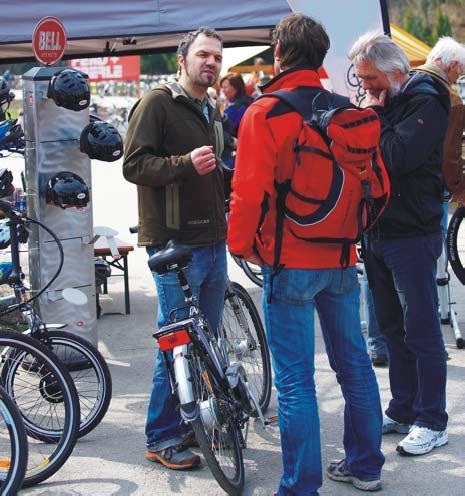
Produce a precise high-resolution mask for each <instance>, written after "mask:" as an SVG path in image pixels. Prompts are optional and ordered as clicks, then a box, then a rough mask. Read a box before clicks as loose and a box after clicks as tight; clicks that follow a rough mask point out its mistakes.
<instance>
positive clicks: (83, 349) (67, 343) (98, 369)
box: [0, 200, 112, 438]
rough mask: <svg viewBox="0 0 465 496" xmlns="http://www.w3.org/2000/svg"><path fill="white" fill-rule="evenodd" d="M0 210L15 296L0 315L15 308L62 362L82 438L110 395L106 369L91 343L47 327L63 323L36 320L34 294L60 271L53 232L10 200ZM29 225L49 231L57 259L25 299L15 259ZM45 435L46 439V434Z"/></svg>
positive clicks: (105, 407) (31, 331)
mask: <svg viewBox="0 0 465 496" xmlns="http://www.w3.org/2000/svg"><path fill="white" fill-rule="evenodd" d="M0 210H2V211H3V212H4V213H5V215H6V216H7V217H8V219H9V221H8V225H9V230H10V244H11V261H12V265H13V268H12V272H11V275H10V276H9V285H10V286H11V287H12V288H13V290H14V293H15V297H16V304H14V305H12V306H9V307H7V308H6V309H5V310H2V311H0V316H3V315H5V314H7V313H9V312H12V311H13V310H16V309H19V310H20V311H21V313H22V314H23V316H24V318H25V320H26V322H27V323H28V326H29V329H28V331H26V333H27V334H29V335H30V336H31V337H32V338H34V339H37V340H38V341H40V342H41V343H43V344H44V345H45V346H47V347H48V348H49V349H50V350H51V351H53V352H54V353H55V354H56V355H57V356H58V357H59V358H60V360H61V361H63V363H65V364H66V366H67V369H68V372H69V373H70V375H71V378H72V380H73V382H74V385H75V386H76V390H77V392H78V396H79V403H80V411H81V421H80V426H79V434H78V436H79V437H82V436H84V435H86V434H88V433H89V432H90V431H92V429H94V428H95V427H96V426H97V425H98V424H99V423H100V421H101V420H102V419H103V417H104V415H105V413H106V412H107V410H108V407H109V405H110V400H111V395H112V381H111V375H110V370H109V368H108V365H107V363H106V361H105V359H104V357H103V356H102V354H101V353H100V352H99V351H98V350H97V348H96V347H95V346H93V345H92V344H91V343H89V342H88V341H87V340H85V339H83V338H81V337H79V336H76V335H75V334H73V333H70V332H64V331H60V330H50V328H62V327H64V326H60V325H58V326H50V327H49V326H48V325H47V324H46V323H45V322H43V321H42V320H41V319H40V317H39V315H38V313H37V311H36V309H35V307H34V305H33V302H34V301H37V299H38V297H39V296H40V295H41V294H43V293H44V291H45V290H46V289H47V288H48V287H50V285H51V284H52V283H53V281H54V280H55V279H56V278H57V277H58V275H59V273H60V271H61V268H62V266H63V259H64V254H63V248H62V246H61V242H60V240H59V239H58V238H57V237H56V235H55V234H54V233H53V231H51V230H50V229H49V228H47V227H46V226H44V225H43V224H42V223H40V222H38V221H37V220H34V219H31V218H30V217H22V216H21V215H19V214H18V213H17V212H16V211H15V210H14V209H13V206H12V204H11V203H10V202H7V201H5V200H0ZM31 226H40V227H41V228H43V229H45V230H46V231H47V232H48V233H49V234H50V236H51V237H52V238H53V239H54V241H55V243H56V244H57V247H58V250H59V253H60V262H59V265H58V268H57V270H56V272H55V274H54V276H53V277H52V278H51V280H50V281H49V282H48V284H47V285H46V286H44V287H43V288H42V289H41V290H40V291H38V292H37V293H36V294H35V295H34V296H32V297H30V298H29V299H28V297H27V294H26V287H25V285H24V282H23V278H24V276H23V273H22V269H21V265H20V259H19V243H20V242H26V241H27V236H28V229H30V228H31ZM38 435H40V434H38ZM46 437H47V438H48V436H46Z"/></svg>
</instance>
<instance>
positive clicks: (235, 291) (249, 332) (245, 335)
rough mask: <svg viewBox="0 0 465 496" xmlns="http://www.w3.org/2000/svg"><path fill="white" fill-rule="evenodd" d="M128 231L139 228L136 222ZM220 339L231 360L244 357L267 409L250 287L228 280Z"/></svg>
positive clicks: (268, 379) (267, 382) (266, 362)
mask: <svg viewBox="0 0 465 496" xmlns="http://www.w3.org/2000/svg"><path fill="white" fill-rule="evenodd" d="M129 232H130V233H132V234H135V233H137V232H138V228H137V226H133V227H130V228H129ZM219 333H220V335H219V339H221V340H222V342H223V343H224V349H225V350H226V351H227V353H228V357H229V361H242V362H243V365H244V368H245V371H246V373H247V377H248V378H249V383H250V386H251V388H252V391H253V393H254V395H255V397H256V398H257V400H258V403H259V405H260V408H261V409H262V412H263V413H265V412H266V410H267V408H268V405H269V403H270V399H271V389H272V372H271V360H270V352H269V348H268V343H267V341H266V335H265V330H264V328H263V324H262V320H261V318H260V314H259V313H258V310H257V308H256V306H255V304H254V302H253V300H252V298H251V297H250V296H249V293H248V292H247V290H246V289H245V288H244V287H243V286H241V285H240V284H239V283H237V282H232V281H230V279H229V277H228V278H227V280H226V291H225V295H224V305H223V312H222V325H221V329H220V330H219Z"/></svg>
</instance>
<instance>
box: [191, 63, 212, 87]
mask: <svg viewBox="0 0 465 496" xmlns="http://www.w3.org/2000/svg"><path fill="white" fill-rule="evenodd" d="M184 67H185V70H186V76H188V78H189V79H190V81H191V83H193V84H195V85H196V86H203V87H205V88H208V87H210V86H213V85H214V84H215V83H216V81H217V79H218V74H206V73H205V72H202V71H203V70H205V67H202V68H201V69H200V70H199V72H198V73H195V72H191V71H190V70H189V66H188V64H187V60H186V61H185V63H184ZM213 72H214V71H213Z"/></svg>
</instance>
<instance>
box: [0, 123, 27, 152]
mask: <svg viewBox="0 0 465 496" xmlns="http://www.w3.org/2000/svg"><path fill="white" fill-rule="evenodd" d="M17 122H18V120H17V119H13V120H6V121H3V122H1V123H0V151H1V150H10V151H15V150H16V149H18V148H21V147H23V146H24V140H23V139H22V138H23V136H24V132H23V129H22V127H21V125H20V124H18V123H17Z"/></svg>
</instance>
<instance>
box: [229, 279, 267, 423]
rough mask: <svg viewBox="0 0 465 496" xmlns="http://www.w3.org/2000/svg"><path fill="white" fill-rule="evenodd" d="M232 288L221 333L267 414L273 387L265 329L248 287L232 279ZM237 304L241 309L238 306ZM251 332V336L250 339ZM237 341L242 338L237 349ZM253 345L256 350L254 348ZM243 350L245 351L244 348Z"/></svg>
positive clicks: (232, 359) (233, 358)
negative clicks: (239, 313) (241, 364)
mask: <svg viewBox="0 0 465 496" xmlns="http://www.w3.org/2000/svg"><path fill="white" fill-rule="evenodd" d="M231 289H232V292H233V294H231V295H228V290H226V295H225V301H224V306H223V316H222V332H223V333H224V334H225V342H226V349H227V350H228V354H230V355H232V358H231V357H230V362H234V361H241V362H242V363H243V365H244V368H245V371H246V373H247V380H248V382H249V385H250V386H251V388H252V391H253V393H254V394H255V396H256V398H257V400H258V403H259V405H260V408H261V409H262V412H263V413H264V412H266V410H267V408H268V405H269V403H270V399H271V387H272V373H271V360H270V351H269V348H268V343H267V340H266V335H265V330H264V328H263V324H262V320H261V318H260V315H259V313H258V310H257V307H256V306H255V304H254V302H253V300H252V298H251V297H250V295H249V293H248V292H247V290H246V289H245V288H244V287H243V286H241V285H240V284H238V283H237V282H231ZM234 298H237V300H235V299H234ZM237 304H238V305H239V308H237V309H235V308H234V307H235V306H237ZM238 312H242V315H243V316H244V319H241V315H238ZM241 320H242V322H241ZM244 326H247V329H244ZM248 332H250V334H251V338H252V339H249V337H248V335H247V334H248ZM234 341H236V342H234ZM237 341H239V346H240V350H237V348H238V346H237ZM251 341H255V345H254V344H253V342H252V343H251ZM244 342H245V343H246V345H245V347H244ZM251 346H252V348H254V349H251ZM244 349H245V350H246V351H245V352H243V351H242V350H244Z"/></svg>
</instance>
